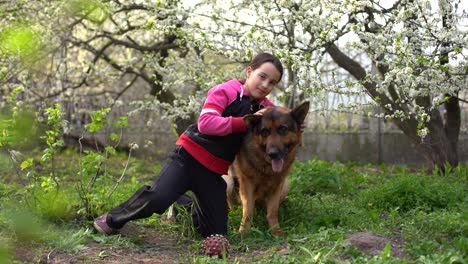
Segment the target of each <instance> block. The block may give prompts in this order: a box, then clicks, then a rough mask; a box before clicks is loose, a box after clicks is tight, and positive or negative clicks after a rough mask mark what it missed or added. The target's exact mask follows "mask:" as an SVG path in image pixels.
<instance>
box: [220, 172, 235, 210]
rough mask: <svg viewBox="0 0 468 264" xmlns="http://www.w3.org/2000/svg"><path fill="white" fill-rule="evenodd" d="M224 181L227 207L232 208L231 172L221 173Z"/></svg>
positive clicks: (232, 183) (232, 186) (232, 180)
mask: <svg viewBox="0 0 468 264" xmlns="http://www.w3.org/2000/svg"><path fill="white" fill-rule="evenodd" d="M222 177H223V179H224V181H225V182H226V199H227V202H228V206H229V209H231V210H232V209H233V208H234V195H235V194H234V179H233V176H232V174H228V175H223V176H222Z"/></svg>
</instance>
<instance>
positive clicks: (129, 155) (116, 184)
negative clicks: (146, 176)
mask: <svg viewBox="0 0 468 264" xmlns="http://www.w3.org/2000/svg"><path fill="white" fill-rule="evenodd" d="M131 156H132V148H130V151H129V152H128V157H127V163H126V164H125V168H124V170H123V172H122V175H121V176H120V178H119V180H118V181H117V182H116V183H115V185H114V189H112V191H111V193H110V194H109V197H108V199H110V198H111V197H112V195H113V194H114V191H115V190H116V189H117V187H118V186H119V184H120V182H121V181H122V179H123V177H124V176H125V172H126V171H127V167H128V164H129V163H130V157H131Z"/></svg>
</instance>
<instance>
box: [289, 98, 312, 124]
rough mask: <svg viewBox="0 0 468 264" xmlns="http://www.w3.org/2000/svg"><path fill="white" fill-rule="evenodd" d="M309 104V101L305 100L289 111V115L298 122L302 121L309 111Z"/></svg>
mask: <svg viewBox="0 0 468 264" xmlns="http://www.w3.org/2000/svg"><path fill="white" fill-rule="evenodd" d="M309 105H310V103H309V101H305V102H303V103H302V104H301V105H299V106H297V107H296V108H294V109H293V110H292V111H291V115H292V116H293V118H294V120H296V122H297V123H298V124H302V123H304V120H305V118H306V116H307V114H308V113H309Z"/></svg>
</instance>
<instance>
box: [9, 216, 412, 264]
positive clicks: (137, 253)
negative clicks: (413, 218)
mask: <svg viewBox="0 0 468 264" xmlns="http://www.w3.org/2000/svg"><path fill="white" fill-rule="evenodd" d="M119 233H120V234H121V235H122V236H126V237H131V238H136V239H138V241H139V243H138V244H139V245H138V247H137V249H135V248H125V247H122V246H120V247H117V248H114V247H113V246H112V245H109V244H103V243H98V242H90V243H89V244H87V245H86V246H85V247H84V248H83V249H81V250H80V251H79V252H78V253H76V254H72V253H69V252H61V251H58V250H52V251H50V252H41V253H40V257H39V259H37V252H36V254H35V253H34V252H32V251H31V250H30V249H29V250H28V249H27V248H21V247H19V248H17V249H16V252H15V255H16V258H17V259H18V260H20V261H21V262H22V263H54V264H55V263H57V264H58V263H60V264H62V263H80V264H81V263H110V264H117V263H119V264H120V263H122V264H130V263H131V264H134V263H155V264H158V263H164V264H172V263H189V262H190V257H189V256H191V255H194V254H195V255H196V254H200V256H201V250H200V252H193V249H192V250H191V249H190V245H189V243H190V242H184V241H183V240H180V238H178V237H177V236H174V235H170V234H166V233H161V232H159V231H158V230H155V229H151V228H147V227H144V226H142V225H138V224H134V223H129V224H127V225H126V226H125V227H124V228H123V229H122V230H120V232H119ZM344 243H350V244H352V245H353V246H355V247H356V249H358V250H359V251H361V252H363V253H364V254H366V255H369V256H376V255H380V254H381V252H382V250H383V249H384V247H385V245H386V244H387V243H389V244H390V245H391V249H392V250H391V255H392V256H393V257H398V258H404V255H405V254H404V252H403V241H402V240H401V239H399V238H392V239H389V238H386V237H384V236H382V235H379V234H375V233H372V232H362V233H356V234H353V235H350V236H349V237H348V238H347V239H346V240H345V241H344ZM200 248H201V245H200ZM267 251H268V250H266V251H262V250H255V251H250V252H249V253H246V252H231V254H230V255H229V259H231V260H236V261H238V262H239V263H251V262H252V261H253V260H255V259H257V258H259V257H262V256H264V255H265V254H271V252H269V253H268V252H267ZM275 254H277V255H288V254H290V249H289V247H288V246H287V245H284V246H281V247H279V248H276V250H275Z"/></svg>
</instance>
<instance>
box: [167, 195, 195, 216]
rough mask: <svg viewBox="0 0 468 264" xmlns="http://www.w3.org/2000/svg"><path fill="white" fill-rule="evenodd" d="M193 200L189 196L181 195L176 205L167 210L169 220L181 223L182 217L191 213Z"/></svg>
mask: <svg viewBox="0 0 468 264" xmlns="http://www.w3.org/2000/svg"><path fill="white" fill-rule="evenodd" d="M192 204H193V200H192V198H191V197H190V196H188V195H187V194H183V195H181V196H180V197H179V198H178V199H177V201H176V202H175V203H173V204H172V205H171V206H170V207H169V209H168V210H167V219H169V220H170V221H173V222H179V221H180V220H181V215H183V214H187V213H190V211H191V208H192Z"/></svg>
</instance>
